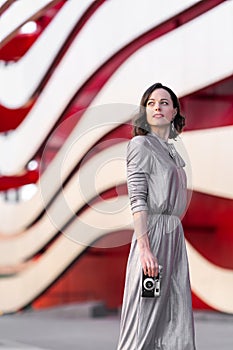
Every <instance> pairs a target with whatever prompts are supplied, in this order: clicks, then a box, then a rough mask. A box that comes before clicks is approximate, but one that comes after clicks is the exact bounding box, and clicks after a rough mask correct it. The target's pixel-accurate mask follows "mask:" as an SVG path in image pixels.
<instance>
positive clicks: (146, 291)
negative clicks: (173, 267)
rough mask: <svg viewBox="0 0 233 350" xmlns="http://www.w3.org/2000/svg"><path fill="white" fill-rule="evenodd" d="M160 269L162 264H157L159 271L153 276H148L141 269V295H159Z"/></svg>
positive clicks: (152, 296) (146, 296) (147, 296)
mask: <svg viewBox="0 0 233 350" xmlns="http://www.w3.org/2000/svg"><path fill="white" fill-rule="evenodd" d="M162 270H163V268H162V266H161V265H159V272H158V275H157V276H155V277H149V276H148V275H145V274H144V272H143V271H142V297H144V298H154V297H158V296H160V289H161V279H162Z"/></svg>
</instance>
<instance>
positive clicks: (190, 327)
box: [117, 133, 196, 350]
mask: <svg viewBox="0 0 233 350" xmlns="http://www.w3.org/2000/svg"><path fill="white" fill-rule="evenodd" d="M184 166H185V162H184V160H183V159H182V158H181V156H180V155H179V154H178V152H177V151H176V149H175V148H174V146H173V145H171V144H169V143H167V142H165V141H164V140H163V139H161V138H160V137H159V136H158V135H157V134H155V133H148V134H147V135H142V136H135V137H134V138H132V140H130V142H129V144H128V151H127V185H128V193H129V198H130V203H131V210H132V213H135V212H138V211H142V210H146V211H147V217H148V219H147V228H148V231H147V234H148V238H149V242H150V248H151V251H152V253H153V254H154V255H155V256H156V257H157V259H158V262H159V264H160V265H162V267H163V273H162V281H161V294H160V296H159V297H154V298H144V297H142V296H141V289H142V288H141V285H142V266H141V261H140V256H139V248H138V245H137V239H136V236H135V234H134V235H133V238H132V242H131V249H130V253H129V257H128V263H127V269H126V280H125V289H124V297H123V304H122V312H121V324H120V337H119V343H118V347H117V350H195V349H196V348H195V341H194V338H195V337H194V324H193V313H192V302H191V289H190V280H189V267H188V259H187V252H186V245H185V239H184V233H183V227H182V224H181V221H180V217H181V216H182V214H183V212H184V210H185V208H186V204H187V179H186V174H185V171H184V169H183V167H184Z"/></svg>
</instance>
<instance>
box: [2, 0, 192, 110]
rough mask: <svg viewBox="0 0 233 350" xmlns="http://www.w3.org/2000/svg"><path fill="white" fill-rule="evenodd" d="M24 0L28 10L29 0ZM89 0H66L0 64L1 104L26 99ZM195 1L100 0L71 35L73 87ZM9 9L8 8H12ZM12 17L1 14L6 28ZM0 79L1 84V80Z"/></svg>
mask: <svg viewBox="0 0 233 350" xmlns="http://www.w3.org/2000/svg"><path fill="white" fill-rule="evenodd" d="M27 2H29V3H30V4H31V7H32V9H33V6H32V3H33V4H34V1H33V2H32V1H31V0H28V1H27ZM91 2H92V1H90V0H88V1H86V0H85V1H77V0H69V1H68V2H67V3H66V4H65V5H64V6H63V8H61V9H60V11H59V12H58V14H57V16H56V17H55V18H54V19H53V21H52V23H51V24H50V25H49V26H48V27H47V28H46V29H45V31H44V32H43V33H42V34H41V35H40V37H39V38H38V39H37V41H36V42H35V44H34V45H33V47H32V48H31V49H30V50H29V51H28V52H27V53H26V54H25V55H24V57H23V58H22V59H21V60H20V61H19V62H18V63H15V64H13V65H9V66H7V67H0V101H1V104H3V105H5V106H6V107H9V108H19V107H20V106H22V105H24V104H25V103H27V102H28V100H29V98H30V97H31V96H32V94H33V93H34V91H35V90H36V87H37V86H38V83H39V82H40V81H41V79H42V78H43V76H44V74H45V72H46V71H47V69H48V67H49V65H50V62H51V61H52V60H53V59H54V57H56V55H57V51H58V50H59V48H60V47H61V45H62V42H63V41H64V40H65V38H66V37H67V36H68V33H69V32H70V29H71V28H72V27H73V26H74V24H75V21H76V20H77V19H78V18H79V17H80V16H81V14H82V12H83V11H84V9H85V8H86V7H88V5H89V4H90V3H91ZM195 2H197V1H194V0H192V1H190V0H189V1H187V0H186V1H185V2H177V1H175V2H172V3H171V2H170V1H169V0H164V1H163V2H162V3H161V2H158V1H157V3H156V1H154V0H147V4H146V6H145V5H143V4H142V3H141V2H135V1H134V0H127V1H126V0H113V1H106V3H104V4H103V5H102V6H101V7H100V8H99V9H98V10H97V12H96V13H95V14H93V16H92V18H91V20H89V21H88V23H87V25H85V27H84V28H83V29H82V31H81V33H80V34H79V35H78V38H77V39H76V42H77V44H76V45H75V47H76V50H75V51H76V53H75V55H76V58H75V61H76V62H75V66H76V67H75V69H74V74H76V80H77V77H78V78H79V79H78V81H79V86H80V85H81V84H82V83H83V81H85V79H86V78H87V77H88V76H89V75H90V73H92V72H93V71H95V70H96V69H97V68H98V67H99V65H100V64H101V63H102V62H104V61H105V60H106V59H107V58H108V57H111V55H112V54H113V53H115V52H116V51H118V50H119V49H120V48H121V47H122V46H123V45H125V44H126V43H128V42H130V41H131V40H132V39H133V38H135V37H137V36H138V35H139V34H141V33H143V32H145V31H146V30H147V29H150V28H151V27H152V26H155V25H156V24H158V23H160V22H161V21H163V20H165V19H167V18H169V17H170V16H172V15H174V14H175V13H177V12H179V11H182V10H183V9H185V8H186V7H188V6H189V5H191V4H193V3H195ZM18 3H19V4H18ZM17 4H18V7H19V5H20V4H21V7H22V11H26V9H27V7H26V5H28V4H27V3H26V1H25V7H23V6H22V5H23V4H24V3H23V2H17V3H16V5H15V6H16V7H17ZM34 7H35V5H34ZM17 10H18V9H17ZM132 11H133V15H132ZM9 12H10V14H11V13H12V11H9ZM6 14H7V12H6ZM17 16H18V12H17V15H16V13H13V14H12V17H13V19H12V18H11V19H10V22H9V21H8V22H7V23H5V22H4V18H3V27H4V26H5V27H6V28H8V27H9V26H10V23H12V22H13V23H14V21H16V19H15V17H16V18H18V17H17ZM129 17H130V22H129ZM16 22H17V21H16ZM129 23H130V25H129ZM93 35H94V38H95V39H94V41H93ZM113 38H114V40H113ZM73 46H74V45H73ZM93 57H94V58H95V59H94V61H93ZM32 72H33V74H32ZM2 81H4V84H2V83H1V82H2ZM1 85H2V87H1Z"/></svg>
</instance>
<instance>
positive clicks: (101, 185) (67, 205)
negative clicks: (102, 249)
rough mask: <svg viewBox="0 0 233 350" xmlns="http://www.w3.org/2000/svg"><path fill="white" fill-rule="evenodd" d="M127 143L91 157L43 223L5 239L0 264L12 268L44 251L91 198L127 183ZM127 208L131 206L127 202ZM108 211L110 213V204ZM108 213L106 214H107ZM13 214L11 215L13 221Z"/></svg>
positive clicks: (15, 218)
mask: <svg viewBox="0 0 233 350" xmlns="http://www.w3.org/2000/svg"><path fill="white" fill-rule="evenodd" d="M127 143H128V141H127V142H122V143H120V144H118V145H115V146H112V147H109V148H108V149H107V150H104V151H102V152H101V153H100V154H97V155H96V156H94V157H93V158H91V159H90V161H88V162H87V163H85V165H84V166H83V167H81V169H80V171H79V172H78V174H76V175H75V176H74V177H73V178H72V179H71V180H70V182H69V184H68V185H67V186H66V187H65V189H64V190H63V191H62V192H61V193H60V195H59V196H58V197H57V198H56V201H55V202H53V203H52V205H51V207H50V208H49V209H48V210H47V212H46V214H45V215H44V216H43V217H42V219H41V220H40V221H38V222H37V223H36V224H35V225H33V226H32V227H31V228H30V229H28V230H26V231H24V232H22V234H21V235H17V236H16V237H11V238H10V239H9V240H7V239H6V240H2V241H1V245H0V265H3V266H6V265H13V264H18V263H20V262H23V261H25V260H26V259H27V258H29V257H30V256H32V255H34V254H35V253H36V252H38V251H39V250H40V249H41V248H43V247H44V246H45V245H46V244H47V243H48V241H50V240H51V239H52V238H53V237H54V235H55V234H56V233H57V231H58V230H60V229H61V227H62V226H64V225H65V224H66V223H67V222H68V220H69V219H70V218H72V217H73V215H74V214H75V213H76V212H77V211H78V210H80V209H81V208H82V207H83V206H84V205H86V204H87V203H89V202H90V200H91V199H93V198H95V197H98V196H99V195H100V193H102V192H104V191H106V190H108V189H110V188H112V187H115V186H117V185H119V184H124V183H125V181H126V164H125V157H126V145H127ZM50 185H51V183H50ZM45 190H46V189H45V188H44V189H42V191H43V192H44V191H45ZM45 195H46V194H45ZM113 205H114V208H115V207H116V205H117V200H115V199H114V201H113ZM125 205H126V206H127V205H128V200H127V202H126V203H125ZM108 210H111V203H110V202H109V204H108ZM28 211H29V212H28V213H27V212H26V213H24V214H23V215H24V216H26V215H30V208H28ZM61 213H62V215H61ZM17 214H18V215H17ZM105 214H106V215H107V213H105ZM12 215H13V214H12V213H11V218H12ZM14 215H15V216H14V221H16V222H18V220H19V218H20V216H19V213H16V214H14ZM3 218H4V216H3ZM8 225H9V220H8ZM1 232H4V231H1ZM5 233H6V231H5ZM8 235H9V234H8Z"/></svg>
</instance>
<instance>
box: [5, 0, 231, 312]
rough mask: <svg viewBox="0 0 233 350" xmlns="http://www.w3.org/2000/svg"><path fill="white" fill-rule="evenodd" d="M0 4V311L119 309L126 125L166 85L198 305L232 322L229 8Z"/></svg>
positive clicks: (124, 250) (126, 224)
mask: <svg viewBox="0 0 233 350" xmlns="http://www.w3.org/2000/svg"><path fill="white" fill-rule="evenodd" d="M0 6H1V7H0V16H1V20H0V132H1V133H0V150H1V152H0V174H1V176H0V191H1V192H0V215H1V220H0V274H1V278H0V310H1V312H2V313H9V312H15V311H18V310H21V309H22V308H25V307H26V306H28V305H33V306H34V307H44V306H49V305H55V304H60V303H65V302H71V301H82V300H93V299H98V300H103V301H105V303H106V305H107V306H108V307H109V308H116V307H118V306H119V305H120V303H121V298H122V292H123V282H124V275H123V271H124V268H125V264H126V258H127V254H128V249H129V243H130V239H131V234H132V218H131V214H130V210H129V203H128V198H127V191H126V173H125V150H126V144H127V142H128V139H129V138H130V137H131V135H130V120H131V118H132V115H133V113H134V112H135V110H136V109H137V104H138V102H139V98H140V96H141V94H142V92H143V91H144V89H145V88H146V87H147V86H149V85H150V84H152V83H154V82H155V81H161V82H162V83H164V84H165V85H168V86H171V87H173V89H174V90H175V91H176V92H177V93H178V95H179V97H180V99H181V104H182V109H183V112H184V114H185V115H186V114H187V126H186V128H185V131H184V133H183V134H182V136H181V138H180V139H179V142H178V144H177V146H178V147H180V151H181V152H183V156H184V157H185V158H186V163H187V169H186V170H187V175H188V179H189V193H190V205H189V207H188V208H187V211H186V213H185V216H184V218H183V225H184V231H185V235H186V240H187V247H188V254H189V261H190V272H191V284H192V291H193V305H194V308H210V309H215V310H219V311H222V312H227V313H232V312H233V302H232V297H231V291H232V288H233V259H232V246H233V238H232V237H233V235H232V232H233V223H232V219H231V218H232V215H233V201H232V199H233V186H232V175H233V166H232V162H231V159H232V154H231V153H232V151H231V150H232V140H233V138H232V136H233V127H232V124H233V106H232V91H233V76H232V72H233V69H232V62H233V47H232V45H230V44H229V43H230V42H231V40H232V31H233V23H232V16H231V13H232V10H233V3H232V1H220V0H218V1H217V0H212V1H201V2H200V1H195V0H186V1H182V2H181V1H169V0H165V1H163V2H162V3H161V2H160V1H154V0H153V1H152V0H149V1H147V2H146V6H145V5H143V4H142V3H141V2H135V1H133V0H111V1H104V0H96V1H92V0H88V1H87V0H85V1H77V0H69V1H59V0H56V1H49V0H40V1H37V2H36V3H34V2H33V1H28V0H21V1H15V2H14V1H13V2H12V1H7V0H2V1H0ZM112 271H114V273H113V272H112ZM109 281H111V282H109Z"/></svg>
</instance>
